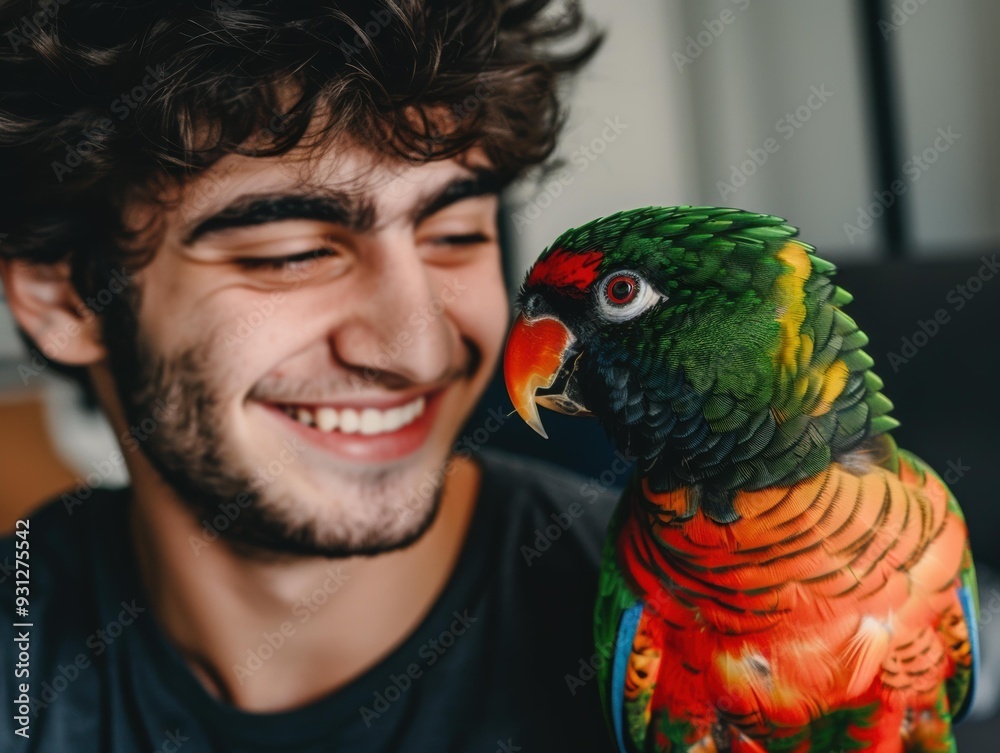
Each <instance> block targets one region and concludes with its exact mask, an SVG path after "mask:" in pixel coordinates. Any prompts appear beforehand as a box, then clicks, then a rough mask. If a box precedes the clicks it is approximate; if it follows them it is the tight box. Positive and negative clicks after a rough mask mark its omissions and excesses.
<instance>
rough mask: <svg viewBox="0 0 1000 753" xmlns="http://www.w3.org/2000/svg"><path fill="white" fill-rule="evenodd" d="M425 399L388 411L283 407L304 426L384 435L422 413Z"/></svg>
mask: <svg viewBox="0 0 1000 753" xmlns="http://www.w3.org/2000/svg"><path fill="white" fill-rule="evenodd" d="M425 407H426V400H425V399H424V398H423V397H422V396H421V397H418V398H417V399H415V400H411V401H410V402H408V403H407V404H406V405H398V406H396V407H395V408H389V409H388V410H379V409H378V408H363V409H360V410H358V409H355V408H342V409H340V410H337V409H336V408H331V407H330V406H327V405H324V406H323V407H321V408H314V409H313V408H306V407H304V406H286V407H285V412H286V413H288V415H290V416H291V417H292V418H295V419H296V420H298V421H299V422H300V423H303V424H305V425H306V426H315V427H316V428H317V429H319V430H320V431H325V432H330V431H334V430H336V429H339V430H340V431H341V432H342V433H344V434H363V435H366V436H371V435H373V434H387V433H389V432H392V431H396V430H398V429H401V428H402V427H404V426H406V425H407V424H409V423H412V422H413V420H414V419H416V418H417V416H419V415H421V414H422V413H423V412H424V408H425Z"/></svg>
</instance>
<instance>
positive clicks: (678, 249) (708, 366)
mask: <svg viewBox="0 0 1000 753" xmlns="http://www.w3.org/2000/svg"><path fill="white" fill-rule="evenodd" d="M797 232H798V231H797V230H796V229H795V228H793V227H791V226H789V225H787V224H785V222H784V220H782V219H781V218H778V217H772V216H769V215H761V214H754V213H750V212H745V211H741V210H737V209H726V208H715V207H647V208H643V209H636V210H631V211H626V212H619V213H616V214H613V215H610V216H608V217H602V218H599V219H596V220H594V221H592V222H589V223H587V224H586V225H583V226H581V227H578V228H575V229H572V230H569V231H567V232H565V233H563V234H562V235H561V236H560V237H559V238H557V239H556V240H555V241H554V242H553V243H552V244H551V245H550V246H549V247H548V248H547V249H546V250H545V251H544V252H543V253H542V255H541V256H540V257H539V259H538V260H537V261H536V262H535V264H534V265H533V266H532V267H531V269H530V270H529V271H528V273H527V276H526V278H525V281H524V284H523V285H522V288H521V291H520V294H519V296H518V305H519V308H520V313H519V314H518V316H517V318H516V320H515V322H514V324H513V327H512V329H511V331H510V333H509V335H508V339H507V345H506V350H505V353H504V377H505V381H506V385H507V390H508V393H509V395H510V397H511V400H512V402H513V404H514V407H515V409H516V410H517V412H518V414H519V415H520V416H521V417H522V418H523V419H524V420H525V421H526V422H527V423H528V425H529V426H531V427H532V428H533V429H534V430H535V431H537V432H538V433H540V434H542V436H545V431H544V428H543V426H542V422H541V418H540V415H539V411H538V408H539V406H541V407H544V408H548V409H551V410H555V411H559V412H562V413H569V414H577V415H589V416H594V417H596V418H597V419H598V420H599V421H600V422H601V423H602V425H603V426H604V427H605V429H606V430H607V432H608V433H609V435H611V437H612V439H614V440H615V442H616V444H618V445H619V447H621V448H622V449H625V450H626V451H628V452H629V453H630V454H632V455H633V456H636V457H638V458H641V459H643V460H645V461H647V462H650V461H654V460H657V459H660V458H662V457H667V458H668V460H669V462H668V463H666V465H667V466H669V467H670V468H671V469H672V472H674V473H676V474H678V475H680V476H685V474H686V476H687V480H688V481H692V480H698V479H704V478H708V477H710V476H712V475H713V473H714V472H716V471H718V472H721V470H722V469H727V470H728V472H729V473H730V476H731V477H732V478H731V479H730V481H731V482H732V484H731V485H733V486H736V485H746V484H747V483H749V482H751V481H752V479H750V478H747V474H748V473H753V472H754V470H753V469H749V470H748V469H747V468H743V469H742V470H739V469H737V468H736V465H737V464H736V461H737V460H739V459H740V458H742V459H744V460H746V459H748V458H751V457H753V456H754V455H759V453H760V452H761V451H763V450H764V449H765V448H767V447H770V446H772V442H774V441H776V439H775V437H776V435H777V441H779V444H780V443H781V442H782V441H783V442H784V444H785V445H792V444H794V445H795V446H796V447H798V448H799V450H801V453H800V457H799V459H800V460H801V459H802V457H801V454H802V453H808V452H814V453H815V452H816V447H817V446H819V447H820V448H821V449H820V450H819V455H823V454H824V450H823V449H822V448H825V455H826V460H827V462H828V461H829V458H830V454H831V452H837V451H846V450H847V449H849V448H850V447H853V446H854V445H856V444H858V443H859V442H860V441H862V440H863V439H865V438H866V436H869V435H871V434H873V433H878V432H882V431H886V430H887V429H889V428H892V426H894V425H896V422H895V421H894V420H893V419H891V418H889V417H888V416H886V415H885V413H887V412H888V410H889V408H891V403H889V401H888V400H886V399H885V398H884V397H882V396H881V394H880V393H878V389H879V388H880V387H881V381H879V380H878V377H876V376H875V375H874V374H872V373H871V372H869V371H868V367H869V366H870V365H871V363H872V361H871V359H870V358H869V357H868V356H867V355H866V354H865V353H864V351H863V350H861V348H862V346H864V345H865V344H866V343H867V338H866V337H865V336H864V334H863V333H861V332H860V331H859V330H858V328H857V326H856V325H855V324H854V322H853V321H852V320H851V319H850V318H849V317H848V316H846V315H845V314H843V313H842V312H841V311H840V308H839V307H840V306H841V305H842V304H844V303H847V302H849V301H850V296H849V295H848V294H847V293H846V292H845V291H843V290H842V289H841V288H839V287H837V286H836V285H834V284H833V283H832V282H831V281H830V280H829V275H830V274H831V273H832V272H833V271H834V267H833V265H832V264H830V263H828V262H825V261H823V260H822V259H819V258H818V257H816V256H814V255H813V254H812V251H813V249H812V247H811V246H808V245H807V244H805V243H802V242H801V241H798V240H796V239H794V236H795V235H796V234H797ZM858 406H860V408H859V407H858ZM805 434H810V435H811V436H812V437H813V440H812V441H811V442H810V443H806V444H805V445H803V444H802V443H801V442H799V440H800V439H801V437H802V436H803V435H805ZM764 465H765V464H762V463H760V462H758V463H756V465H755V468H756V471H760V470H761V469H762V468H763V466H764ZM713 469H714V470H713ZM771 471H772V472H771V473H764V475H765V476H773V475H774V473H777V472H778V471H777V470H775V469H773V468H772V469H771ZM757 481H758V482H761V483H763V481H764V478H759V479H757Z"/></svg>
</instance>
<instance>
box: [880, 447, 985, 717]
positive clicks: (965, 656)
mask: <svg viewBox="0 0 1000 753" xmlns="http://www.w3.org/2000/svg"><path fill="white" fill-rule="evenodd" d="M897 452H898V456H899V460H900V461H902V462H904V463H906V464H907V465H909V466H910V467H911V468H913V469H914V470H915V471H916V472H917V474H918V475H919V476H920V477H921V479H923V478H924V477H926V476H928V475H930V476H932V477H934V478H935V479H936V480H937V481H938V483H940V484H941V486H943V487H944V488H945V490H946V491H947V492H948V509H949V510H950V511H951V512H952V513H953V514H954V515H955V516H956V517H958V518H959V519H960V520H962V522H965V516H964V515H963V514H962V510H961V508H960V507H959V506H958V500H956V499H955V495H954V494H952V493H951V490H950V489H948V487H947V485H946V484H945V483H944V480H943V479H942V478H941V477H940V476H939V475H938V474H937V473H936V472H935V471H934V469H933V468H931V467H930V466H929V465H928V464H927V463H925V462H924V461H923V460H921V459H920V458H918V457H917V456H916V455H914V454H913V453H912V452H908V451H907V450H902V449H900V450H898V451H897ZM956 588H957V590H958V599H959V603H960V604H961V605H962V616H961V617H959V616H958V615H955V616H954V617H952V618H951V620H947V619H946V620H943V621H942V624H941V625H940V626H939V628H938V630H939V631H940V632H942V633H943V634H945V635H946V636H947V637H948V644H949V648H950V651H949V653H950V654H951V658H952V660H953V661H954V663H955V674H954V675H952V677H950V678H949V679H948V683H947V687H946V691H947V697H948V708H949V710H950V712H951V718H952V723H957V722H960V721H961V720H962V719H964V718H965V717H966V716H967V715H968V713H969V709H970V708H971V706H972V701H973V696H974V695H975V688H976V678H977V676H978V674H979V671H980V669H979V665H980V648H979V619H978V617H979V588H978V586H977V583H976V569H975V565H974V564H973V561H972V551H971V550H970V549H969V546H968V543H967V544H966V546H965V554H964V557H963V563H962V570H961V572H960V573H959V577H958V583H957V585H956ZM962 623H964V624H962Z"/></svg>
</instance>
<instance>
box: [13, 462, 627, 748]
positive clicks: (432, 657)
mask: <svg viewBox="0 0 1000 753" xmlns="http://www.w3.org/2000/svg"><path fill="white" fill-rule="evenodd" d="M476 459H477V460H478V461H479V463H480V465H481V466H482V468H483V477H482V492H481V494H480V498H479V500H478V503H477V505H476V508H475V511H474V513H473V517H472V521H471V523H470V527H469V531H468V536H467V538H466V541H465V542H464V544H463V547H462V550H461V553H460V555H459V559H458V562H457V565H456V567H455V570H454V572H453V574H452V575H451V578H450V580H449V581H448V583H447V585H446V586H445V589H444V591H443V592H442V594H441V596H440V598H439V599H438V601H437V602H436V604H435V605H434V606H433V607H432V609H431V610H430V612H429V613H428V615H427V616H426V617H425V618H424V620H423V621H422V622H421V623H420V625H419V626H418V627H417V628H416V630H415V631H414V632H413V633H412V634H410V635H409V637H407V638H406V639H405V640H404V641H403V643H402V644H401V645H399V646H398V647H397V648H396V649H395V650H393V651H392V652H391V654H390V655H389V656H387V657H386V658H385V659H383V660H382V661H379V662H378V663H377V664H376V665H375V666H373V667H372V668H371V669H370V670H369V671H367V672H366V673H364V674H363V675H362V676H360V677H358V678H356V679H355V680H353V681H352V682H350V683H349V684H347V685H345V686H343V687H342V688H340V689H338V690H337V691H335V692H333V693H331V694H330V695H328V696H326V697H325V698H322V699H320V700H318V701H316V702H314V703H311V704H309V705H307V706H304V707H301V708H298V709H295V710H292V711H288V712H281V713H274V714H253V713H247V712H244V711H241V710H238V709H236V708H234V707H232V706H229V705H226V704H224V703H221V702H219V701H218V700H216V699H215V698H213V697H212V696H211V695H209V693H208V692H207V691H206V690H205V689H204V687H203V686H202V685H201V683H200V682H199V681H198V680H197V679H196V677H195V676H194V675H193V674H192V673H191V672H190V670H189V668H188V666H187V664H186V663H185V662H184V660H183V659H182V658H181V656H180V654H179V653H178V652H177V650H176V649H175V648H174V647H173V646H172V644H170V643H169V641H168V640H167V639H166V637H165V635H164V634H163V633H162V632H161V630H160V628H159V625H158V623H157V619H156V615H155V614H154V613H153V610H152V609H151V608H150V607H149V601H148V598H147V596H146V593H145V591H144V589H143V586H142V583H141V581H140V579H139V577H138V568H137V566H136V560H135V554H134V550H133V544H132V540H131V538H130V537H129V535H128V528H127V512H128V499H129V495H128V493H127V491H126V490H97V491H94V493H93V494H92V495H91V496H90V498H89V499H87V500H86V501H85V502H84V503H83V504H82V505H76V506H67V505H66V504H65V503H64V501H62V500H61V499H59V498H56V499H54V500H52V501H51V502H50V503H48V504H47V505H45V506H44V507H42V508H40V509H39V510H38V511H37V512H36V513H35V514H34V515H32V516H31V518H30V523H29V525H28V530H27V534H26V538H27V541H28V542H29V543H28V545H27V547H26V549H27V551H28V552H29V558H28V560H27V563H28V565H29V568H28V570H29V572H30V588H29V594H28V599H27V600H28V604H27V607H26V609H27V612H28V616H27V617H26V618H25V617H20V616H18V615H17V613H16V609H17V601H16V598H17V595H18V594H17V592H16V588H17V582H18V579H19V578H21V576H22V575H23V572H22V573H18V572H17V563H18V562H19V561H23V560H18V558H17V553H18V552H19V551H20V552H23V551H24V550H25V545H24V544H21V545H20V549H18V548H17V547H18V544H17V542H18V541H23V540H24V539H25V535H24V534H21V535H20V536H18V535H17V534H15V535H14V536H11V537H8V538H5V539H3V540H2V541H0V615H2V617H0V619H2V624H0V639H2V643H0V646H2V649H0V651H2V657H3V662H2V664H3V666H2V670H0V672H2V673H0V701H2V712H0V750H3V751H7V750H10V751H27V750H30V751H45V752H46V753H48V752H49V751H70V752H71V753H175V752H176V751H179V752H180V753H201V752H202V751H224V752H225V753H230V752H236V751H282V753H314V752H315V753H318V752H319V751H338V752H339V753H343V752H347V751H434V752H440V753H444V752H445V751H477V753H494V751H505V752H507V751H524V753H530V752H531V751H612V750H614V746H613V743H612V741H611V737H610V735H609V734H608V732H607V731H606V729H605V726H604V719H603V715H602V712H601V709H600V705H599V702H598V693H597V687H596V684H597V683H596V681H595V680H594V679H593V666H594V662H595V654H594V648H593V639H592V636H591V624H592V623H591V613H592V608H593V603H594V597H595V593H596V586H597V569H598V562H599V557H600V551H601V544H602V540H603V532H604V527H605V525H606V524H607V520H608V518H609V516H610V514H611V510H612V508H613V506H614V503H615V496H616V495H615V494H614V493H613V492H607V491H603V490H601V489H600V488H599V487H598V486H597V485H596V484H595V483H593V482H590V481H588V480H586V479H584V478H581V477H579V476H575V475H572V474H569V473H567V472H565V471H563V470H560V469H556V468H555V467H553V466H548V465H542V464H539V463H534V462H531V461H525V460H522V459H519V458H516V457H514V456H509V455H504V454H501V453H495V452H487V453H483V454H482V455H479V456H477V457H476ZM331 565H332V568H333V569H332V573H331V575H332V577H333V581H335V575H336V569H335V561H331ZM22 570H23V568H22ZM331 586H332V587H335V585H334V584H333V583H332V584H331ZM22 595H23V592H22ZM304 613H305V612H304V611H303V614H304ZM293 622H294V620H293ZM16 623H31V627H17V626H15V625H16ZM25 634H26V637H25ZM281 639H282V636H281V635H280V633H277V632H276V633H273V634H271V635H270V639H269V641H267V640H265V637H262V646H261V647H260V648H259V649H258V651H257V652H256V653H257V654H258V658H259V659H261V660H266V659H268V658H270V652H269V651H268V649H267V646H266V643H268V642H270V643H272V644H275V650H276V651H280V641H281ZM22 649H27V652H28V655H29V656H30V660H29V662H28V667H27V670H28V671H29V672H30V674H28V675H27V676H25V675H24V671H25V667H24V664H25V662H24V661H23V659H24V654H23V653H22ZM253 662H254V659H253V657H252V656H248V657H247V663H246V666H247V667H248V668H249V669H250V670H251V671H252V669H253V666H254V664H253ZM25 682H29V683H30V689H29V690H28V692H27V694H24V695H26V696H27V698H28V699H30V701H29V704H28V705H29V706H30V709H28V710H27V711H28V713H27V721H28V735H29V736H28V737H27V738H24V737H22V736H21V735H18V734H16V731H17V730H18V729H19V728H22V727H23V722H24V721H25V720H24V719H23V718H21V719H20V720H19V719H17V718H16V717H21V716H22V714H21V712H23V711H25V708H24V706H23V701H24V695H22V693H21V689H20V688H19V685H20V683H25ZM19 696H20V699H19Z"/></svg>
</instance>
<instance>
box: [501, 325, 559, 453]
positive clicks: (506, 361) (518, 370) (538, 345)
mask: <svg viewBox="0 0 1000 753" xmlns="http://www.w3.org/2000/svg"><path fill="white" fill-rule="evenodd" d="M575 339H576V338H574V337H573V334H572V333H571V332H570V331H569V330H568V329H567V328H566V325H564V324H563V323H562V322H560V321H559V320H558V319H553V318H552V317H540V318H538V319H526V318H525V317H524V314H520V315H518V317H517V319H516V320H515V321H514V326H513V327H511V330H510V334H508V335H507V348H506V350H505V351H504V357H503V376H504V381H505V382H506V384H507V394H509V395H510V399H511V402H512V403H514V408H515V410H517V414H518V415H519V416H520V417H521V418H522V419H524V422H525V423H526V424H528V426H530V427H531V428H532V429H534V430H535V431H537V432H538V433H539V434H541V435H542V436H543V437H545V438H546V439H548V436H549V435H548V434H546V433H545V429H544V428H543V427H542V421H541V419H540V418H539V416H538V402H537V401H536V398H535V393H536V392H537V391H538V390H540V389H545V388H546V387H551V386H552V383H553V382H555V380H556V377H557V375H558V374H559V370H560V369H561V368H562V366H563V363H564V362H565V360H566V356H567V352H568V350H569V347H570V346H571V345H572V344H573V342H574V340H575Z"/></svg>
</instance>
